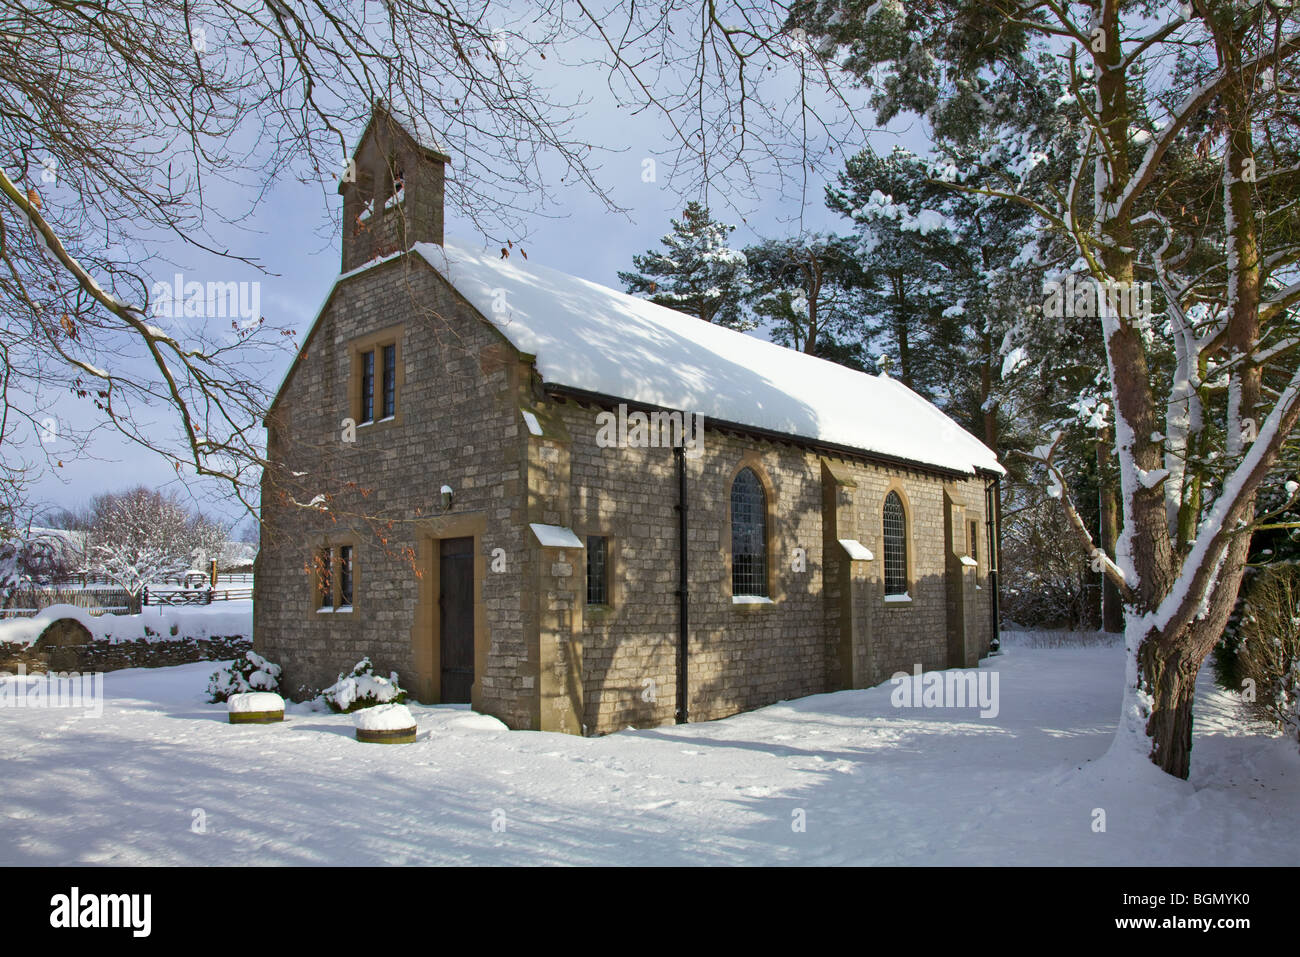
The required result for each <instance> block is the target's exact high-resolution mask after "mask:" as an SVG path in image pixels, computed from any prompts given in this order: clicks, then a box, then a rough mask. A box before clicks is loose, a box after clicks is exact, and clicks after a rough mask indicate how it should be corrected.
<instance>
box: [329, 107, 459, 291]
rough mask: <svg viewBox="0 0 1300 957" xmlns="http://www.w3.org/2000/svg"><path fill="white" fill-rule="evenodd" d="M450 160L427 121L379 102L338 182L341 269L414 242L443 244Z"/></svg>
mask: <svg viewBox="0 0 1300 957" xmlns="http://www.w3.org/2000/svg"><path fill="white" fill-rule="evenodd" d="M450 161H451V157H450V156H448V155H447V153H446V152H445V151H444V150H443V149H441V148H440V146H439V145H438V144H437V140H436V138H435V137H434V136H433V134H432V132H431V131H430V130H428V129H426V128H425V124H423V123H422V122H420V121H419V120H416V119H411V118H400V117H399V116H398V115H396V114H395V113H394V112H391V111H390V110H389V109H388V108H387V107H385V106H384V105H382V104H377V105H376V106H375V108H374V112H373V113H372V114H371V117H370V123H369V124H368V125H367V126H366V131H365V133H363V134H362V136H361V141H360V143H359V144H358V145H357V148H356V150H355V152H354V153H353V154H352V158H351V161H350V162H349V164H348V168H347V169H346V170H345V171H344V174H343V178H342V180H341V181H340V182H339V193H340V194H341V195H342V196H343V272H350V271H351V270H353V269H356V268H358V267H360V266H363V265H365V264H366V263H367V262H369V261H370V260H372V259H376V258H379V257H381V256H387V255H389V254H391V253H395V252H405V251H406V250H408V249H410V248H411V246H412V245H414V244H415V243H437V244H438V245H442V229H443V184H444V178H445V170H446V165H447V163H449V162H450Z"/></svg>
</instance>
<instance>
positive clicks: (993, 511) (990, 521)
mask: <svg viewBox="0 0 1300 957" xmlns="http://www.w3.org/2000/svg"><path fill="white" fill-rule="evenodd" d="M985 488H986V491H985V495H984V502H985V508H986V510H987V513H988V514H987V515H985V517H984V527H985V528H986V529H988V539H989V541H988V551H989V588H990V589H991V590H992V592H993V594H992V595H991V596H990V600H989V608H990V611H991V614H992V618H993V621H992V624H993V637H992V639H991V640H990V642H989V650H990V651H998V650H1000V648H1001V647H1002V621H1001V617H1002V613H1001V609H999V608H998V603H999V602H998V599H999V597H1000V595H999V591H1000V589H999V587H998V572H999V570H1000V569H1001V567H1002V562H1001V559H1002V556H1001V554H1000V553H999V552H1000V549H999V545H1001V543H1002V529H1000V528H998V513H999V511H1001V510H1000V509H999V508H998V503H1000V502H1001V501H1002V477H1001V476H995V477H994V479H993V485H992V487H988V486H986V487H985ZM989 493H992V494H989Z"/></svg>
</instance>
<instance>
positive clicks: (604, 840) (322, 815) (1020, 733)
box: [0, 646, 1300, 865]
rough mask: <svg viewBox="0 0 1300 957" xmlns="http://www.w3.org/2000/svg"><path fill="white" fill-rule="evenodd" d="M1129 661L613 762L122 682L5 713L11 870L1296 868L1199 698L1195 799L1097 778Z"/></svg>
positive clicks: (1291, 785) (1279, 797) (544, 744)
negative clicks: (364, 739)
mask: <svg viewBox="0 0 1300 957" xmlns="http://www.w3.org/2000/svg"><path fill="white" fill-rule="evenodd" d="M1122 654H1123V652H1122V649H1120V648H1118V647H1088V648H1076V649H1065V648H1043V649H1039V648H1025V647H1017V646H1012V647H1011V648H1010V649H1009V650H1008V652H1007V653H1006V654H1004V655H1001V656H998V657H995V658H992V659H990V660H987V661H985V662H984V663H983V665H982V670H990V669H991V670H996V671H998V672H999V674H1000V682H999V690H1000V708H999V713H998V715H997V717H995V718H987V719H985V718H981V717H979V714H978V712H977V711H976V710H973V709H972V710H962V711H957V710H949V711H944V710H937V709H930V710H924V709H919V708H918V709H910V710H903V709H897V708H895V707H893V706H892V705H891V703H890V697H891V692H892V691H893V688H892V687H891V686H890V685H889V684H888V683H886V684H885V685H883V686H881V687H878V688H874V689H870V690H866V691H853V692H842V693H839V694H828V695H819V696H815V697H811V698H804V699H801V700H798V701H792V702H787V703H782V704H778V705H774V706H772V707H769V708H764V709H762V710H761V711H756V712H752V713H750V714H744V715H738V716H735V717H732V718H728V719H726V720H722V721H715V722H711V723H707V724H698V725H689V726H685V727H665V728H658V729H653V730H642V731H627V732H622V733H619V734H614V735H609V736H607V737H604V738H577V737H571V736H566V735H561V734H550V733H530V732H511V731H506V730H504V729H503V728H502V726H501V725H500V724H499V722H497V721H495V719H492V718H487V717H483V716H478V715H474V714H473V713H471V712H469V711H468V709H466V708H465V707H463V706H461V707H457V706H450V705H447V706H438V707H422V706H418V705H412V706H411V711H412V713H413V714H414V716H415V718H416V721H417V722H418V725H419V729H420V736H419V740H418V741H417V743H416V744H413V745H370V744H360V743H358V742H357V741H355V740H354V732H353V717H352V716H350V715H333V714H329V713H319V712H311V711H309V710H307V709H306V708H305V707H304V706H294V705H291V706H290V707H289V709H288V712H287V715H286V720H285V721H284V722H283V723H281V724H271V725H231V724H228V723H226V709H225V706H224V705H210V704H207V703H206V702H205V701H204V696H203V688H204V685H205V683H206V680H207V677H208V675H209V674H210V673H211V671H212V670H213V668H214V664H213V663H204V664H195V665H184V666H181V667H175V668H166V669H157V670H132V671H120V672H114V673H111V674H108V675H107V676H106V677H105V682H106V684H105V687H106V694H107V702H106V705H105V708H104V713H103V716H102V717H101V718H94V717H88V716H82V713H81V712H80V711H52V710H44V711H35V710H21V709H0V754H3V755H4V757H5V769H4V774H3V775H2V776H0V836H2V840H0V864H70V863H77V864H318V863H319V864H324V863H330V864H424V863H485V864H518V863H569V864H596V863H599V864H1144V865H1153V864H1163V865H1198V864H1295V863H1296V861H1297V860H1300V829H1297V827H1296V821H1297V820H1298V819H1300V755H1298V754H1297V746H1296V744H1295V742H1294V741H1290V740H1287V739H1284V738H1280V737H1274V736H1270V735H1268V734H1267V733H1264V732H1262V731H1254V730H1250V729H1246V728H1243V727H1241V726H1240V724H1239V722H1238V719H1237V717H1236V715H1235V707H1236V705H1235V704H1234V702H1233V700H1232V699H1231V698H1230V697H1229V696H1228V695H1226V694H1224V693H1223V692H1221V691H1218V690H1217V689H1216V688H1215V687H1214V685H1213V683H1212V682H1211V680H1210V678H1209V675H1208V674H1206V675H1204V676H1203V678H1202V681H1201V690H1200V698H1199V701H1198V711H1197V737H1196V744H1195V747H1194V749H1193V772H1192V780H1191V781H1190V782H1180V781H1175V780H1173V779H1170V778H1167V777H1165V776H1163V775H1160V774H1159V773H1158V772H1156V771H1154V769H1151V771H1150V773H1146V771H1145V770H1143V769H1141V768H1139V769H1138V770H1137V771H1136V772H1134V771H1133V770H1132V768H1131V767H1130V766H1129V765H1124V766H1120V764H1121V762H1117V761H1115V760H1114V759H1113V757H1106V758H1103V755H1104V754H1105V753H1106V751H1107V746H1108V745H1109V743H1110V739H1111V731H1112V730H1113V728H1114V726H1115V722H1116V718H1117V716H1118V712H1119V700H1120V685H1121V679H1122V675H1123V660H1122ZM1095 809H1102V810H1104V811H1105V823H1106V830H1105V832H1104V833H1098V832H1095V831H1094V830H1093V827H1094V821H1095V820H1097V819H1098V816H1097V814H1096V813H1095ZM800 821H802V822H804V824H805V825H806V826H805V829H803V830H797V829H796V827H797V825H798V824H799V823H800ZM199 824H201V825H202V827H201V828H200V827H199ZM199 831H201V833H200V832H199Z"/></svg>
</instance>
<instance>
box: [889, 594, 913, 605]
mask: <svg viewBox="0 0 1300 957" xmlns="http://www.w3.org/2000/svg"><path fill="white" fill-rule="evenodd" d="M911 600H912V596H911V595H908V594H902V595H886V596H885V601H887V602H890V603H891V604H892V603H894V602H900V603H903V604H906V603H909V602H911Z"/></svg>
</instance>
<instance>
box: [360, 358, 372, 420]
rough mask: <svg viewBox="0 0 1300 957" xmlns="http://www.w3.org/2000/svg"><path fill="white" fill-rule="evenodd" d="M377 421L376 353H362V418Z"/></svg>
mask: <svg viewBox="0 0 1300 957" xmlns="http://www.w3.org/2000/svg"><path fill="white" fill-rule="evenodd" d="M360 421H362V422H373V421H375V353H374V350H371V351H370V352H363V353H361V420H360Z"/></svg>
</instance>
